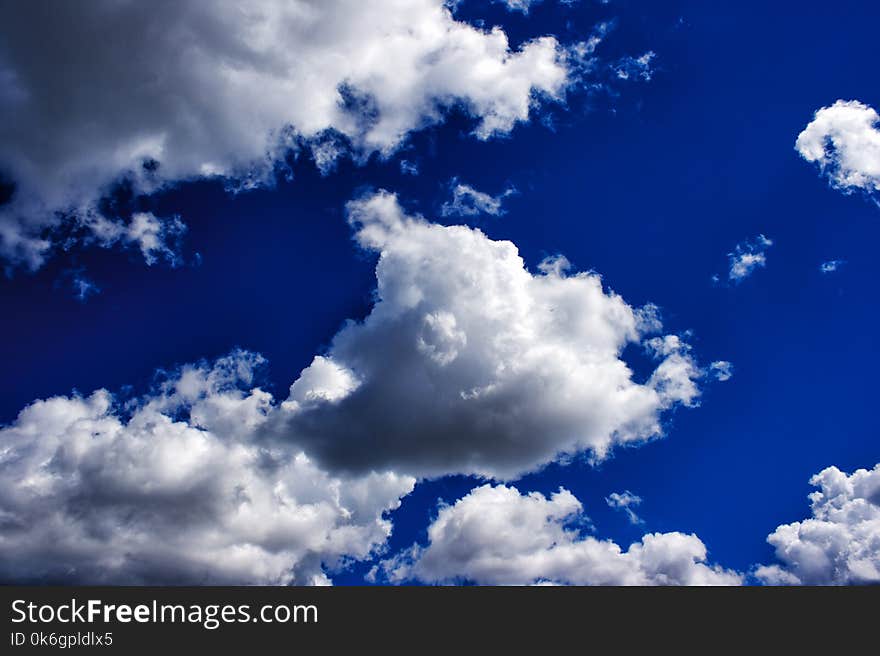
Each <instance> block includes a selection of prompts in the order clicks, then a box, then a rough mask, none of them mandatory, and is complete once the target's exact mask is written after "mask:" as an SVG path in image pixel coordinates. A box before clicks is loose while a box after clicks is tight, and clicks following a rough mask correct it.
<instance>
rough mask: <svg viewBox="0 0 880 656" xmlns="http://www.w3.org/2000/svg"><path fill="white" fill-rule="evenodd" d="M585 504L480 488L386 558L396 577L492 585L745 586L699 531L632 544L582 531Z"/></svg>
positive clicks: (562, 493) (563, 493)
mask: <svg viewBox="0 0 880 656" xmlns="http://www.w3.org/2000/svg"><path fill="white" fill-rule="evenodd" d="M583 519H584V516H583V508H582V506H581V503H580V502H579V501H578V500H577V499H576V498H575V497H574V496H573V495H572V494H571V493H570V492H568V491H567V490H565V489H560V490H559V492H557V493H555V494H553V495H552V496H551V497H550V498H547V497H545V496H543V495H542V494H540V493H537V492H532V493H530V494H520V492H519V490H517V489H516V488H515V487H506V486H503V485H499V486H497V487H492V486H490V485H484V486H482V487H478V488H476V489H474V490H471V492H470V493H469V494H468V495H467V496H465V497H464V498H462V499H460V500H459V501H457V502H456V503H455V504H454V505H453V506H446V507H443V508H441V509H440V512H439V513H438V515H437V518H436V519H435V520H434V522H433V523H432V524H431V525H430V526H429V527H428V544H427V546H425V547H421V546H418V545H414V546H413V547H412V548H411V549H409V550H407V551H405V552H404V553H402V554H400V555H398V556H396V557H395V558H393V559H389V560H386V561H384V562H383V570H384V574H385V576H387V577H388V578H389V579H390V580H391V581H395V582H403V581H409V580H419V581H423V582H426V583H452V582H461V581H465V582H475V583H478V584H487V585H528V584H535V583H555V584H571V585H739V584H740V583H742V576H741V575H740V574H738V573H736V572H733V571H730V570H726V569H722V568H721V567H718V566H715V565H709V564H707V563H706V562H705V561H706V555H707V554H706V547H705V545H704V544H703V543H702V541H700V539H699V538H698V537H697V536H695V535H685V534H683V533H650V534H647V535H645V536H644V537H642V539H641V541H639V542H636V543H634V544H632V545H630V547H629V548H628V549H627V550H625V551H624V550H623V549H621V548H620V547H619V546H618V545H617V544H615V543H614V542H612V541H610V540H598V539H596V538H594V537H591V536H586V537H584V536H582V535H581V534H580V533H579V532H578V531H577V530H576V528H574V527H572V524H573V523H574V524H576V523H577V522H578V521H579V520H580V521H583Z"/></svg>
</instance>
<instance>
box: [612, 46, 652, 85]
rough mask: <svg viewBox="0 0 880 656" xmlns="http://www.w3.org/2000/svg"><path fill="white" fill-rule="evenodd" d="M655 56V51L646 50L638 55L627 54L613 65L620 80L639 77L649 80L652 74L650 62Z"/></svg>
mask: <svg viewBox="0 0 880 656" xmlns="http://www.w3.org/2000/svg"><path fill="white" fill-rule="evenodd" d="M656 57H657V53H655V52H652V51H648V52H646V53H644V54H643V55H641V56H639V57H632V56H627V57H623V58H621V60H620V61H619V62H617V65H616V66H615V67H614V70H615V73H616V75H617V78H618V79H620V80H630V79H640V80H644V81H645V82H650V80H651V78H652V77H653V76H654V71H653V70H652V68H651V62H653V61H654V59H655V58H656Z"/></svg>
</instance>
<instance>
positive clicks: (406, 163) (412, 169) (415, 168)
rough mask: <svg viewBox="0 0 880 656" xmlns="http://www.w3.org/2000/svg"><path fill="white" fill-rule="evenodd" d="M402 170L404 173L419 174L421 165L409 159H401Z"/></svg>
mask: <svg viewBox="0 0 880 656" xmlns="http://www.w3.org/2000/svg"><path fill="white" fill-rule="evenodd" d="M400 172H401V173H402V174H403V175H418V174H419V165H418V164H416V163H415V162H411V161H410V160H408V159H402V160H400Z"/></svg>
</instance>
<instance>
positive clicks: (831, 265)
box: [819, 260, 846, 273]
mask: <svg viewBox="0 0 880 656" xmlns="http://www.w3.org/2000/svg"><path fill="white" fill-rule="evenodd" d="M844 264H846V260H828V261H827V262H822V264H820V265H819V271H821V272H822V273H834V272H835V271H837V270H838V269H839V268H840V267H842V266H843V265H844Z"/></svg>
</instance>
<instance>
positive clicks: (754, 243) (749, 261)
mask: <svg viewBox="0 0 880 656" xmlns="http://www.w3.org/2000/svg"><path fill="white" fill-rule="evenodd" d="M772 245H773V241H772V240H770V239H768V238H767V237H765V236H764V235H758V236H757V237H755V238H754V239H752V240H750V241H745V242H743V243H741V244H737V246H736V248H735V249H734V250H733V252H732V253H728V254H727V257H728V260H729V261H730V269H729V271H728V273H727V278H728V280H730V281H731V282H740V281H741V280H744V279H745V278H748V277H749V276H750V275H752V273H753V272H754V271H755V269H757V268H759V267H764V266H766V265H767V256H766V254H765V251H766V250H767V249H768V248H770V246H772Z"/></svg>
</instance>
